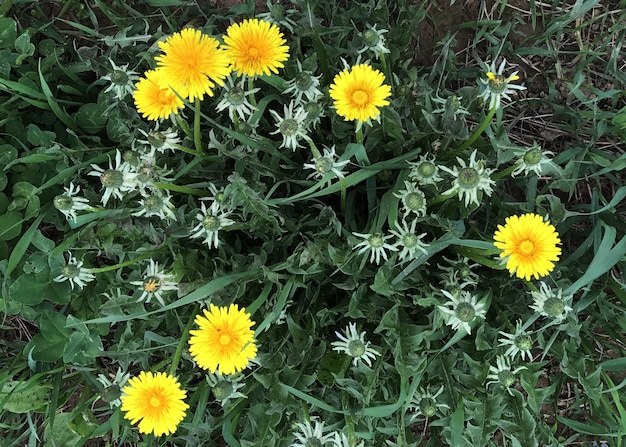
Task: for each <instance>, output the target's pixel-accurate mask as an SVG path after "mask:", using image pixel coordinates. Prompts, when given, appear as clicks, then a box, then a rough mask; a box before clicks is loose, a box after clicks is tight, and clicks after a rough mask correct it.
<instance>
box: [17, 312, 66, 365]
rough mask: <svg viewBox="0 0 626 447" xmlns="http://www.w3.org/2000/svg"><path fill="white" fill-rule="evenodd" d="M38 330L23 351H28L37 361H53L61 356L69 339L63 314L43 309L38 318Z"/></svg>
mask: <svg viewBox="0 0 626 447" xmlns="http://www.w3.org/2000/svg"><path fill="white" fill-rule="evenodd" d="M39 330H40V332H39V333H38V334H35V336H34V337H33V339H32V340H31V341H30V342H29V343H28V344H27V345H26V347H25V348H24V351H25V352H30V355H31V356H32V358H33V359H34V360H37V361H39V362H54V361H57V360H59V359H60V358H62V357H63V352H64V351H65V345H66V344H67V342H68V340H69V333H68V330H67V329H66V328H65V316H63V315H62V314H60V313H58V312H53V311H44V312H43V313H42V315H41V318H40V320H39ZM31 349H32V351H31Z"/></svg>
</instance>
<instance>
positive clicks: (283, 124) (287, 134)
mask: <svg viewBox="0 0 626 447" xmlns="http://www.w3.org/2000/svg"><path fill="white" fill-rule="evenodd" d="M293 107H294V103H293V102H290V103H289V105H288V106H285V107H284V111H285V116H280V115H279V114H278V113H277V112H276V111H274V110H270V113H271V114H272V116H273V117H274V118H275V119H276V127H277V129H276V130H275V131H274V132H271V134H272V135H275V134H277V133H280V134H281V135H282V136H283V142H282V143H281V145H280V147H286V148H289V149H291V150H292V151H295V150H296V148H298V147H300V143H298V141H299V140H301V139H303V138H306V137H307V135H306V125H305V124H304V120H305V119H306V112H305V111H304V109H302V108H300V107H298V108H296V110H295V112H294V110H293Z"/></svg>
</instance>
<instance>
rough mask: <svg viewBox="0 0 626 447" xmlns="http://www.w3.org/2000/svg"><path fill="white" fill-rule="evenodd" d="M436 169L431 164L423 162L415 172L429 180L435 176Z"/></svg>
mask: <svg viewBox="0 0 626 447" xmlns="http://www.w3.org/2000/svg"><path fill="white" fill-rule="evenodd" d="M436 169H437V166H435V165H434V164H433V163H431V162H429V161H425V162H424V163H421V164H420V165H419V166H418V167H417V172H418V173H419V175H421V176H422V177H424V178H430V177H432V176H433V175H434V174H435V171H436Z"/></svg>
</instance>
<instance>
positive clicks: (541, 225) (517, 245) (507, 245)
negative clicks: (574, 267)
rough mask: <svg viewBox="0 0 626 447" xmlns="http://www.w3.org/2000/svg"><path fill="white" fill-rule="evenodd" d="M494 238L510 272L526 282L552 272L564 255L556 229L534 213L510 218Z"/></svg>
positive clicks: (499, 228)
mask: <svg viewBox="0 0 626 447" xmlns="http://www.w3.org/2000/svg"><path fill="white" fill-rule="evenodd" d="M493 238H494V240H495V242H494V245H495V246H496V247H497V248H499V249H501V250H502V253H500V257H501V258H506V268H507V269H508V270H509V272H511V274H513V273H515V274H516V275H517V277H518V278H525V279H526V281H530V277H531V276H534V277H535V279H539V277H540V276H546V275H547V274H548V273H550V272H551V271H552V270H553V269H554V262H556V261H558V260H559V256H560V254H561V248H560V247H557V244H560V243H561V239H559V234H558V233H557V232H556V229H555V228H554V226H552V225H551V224H550V223H549V222H544V220H543V218H542V217H541V216H539V215H537V214H533V213H528V214H522V215H521V216H511V217H507V218H506V225H504V226H502V225H498V230H497V231H496V232H495V234H494V236H493Z"/></svg>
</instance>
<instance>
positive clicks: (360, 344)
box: [331, 323, 380, 367]
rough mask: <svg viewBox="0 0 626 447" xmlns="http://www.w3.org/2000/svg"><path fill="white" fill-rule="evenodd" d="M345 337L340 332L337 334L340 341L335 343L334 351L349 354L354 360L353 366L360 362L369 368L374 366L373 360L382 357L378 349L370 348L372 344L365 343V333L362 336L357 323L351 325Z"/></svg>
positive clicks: (333, 343) (346, 330)
mask: <svg viewBox="0 0 626 447" xmlns="http://www.w3.org/2000/svg"><path fill="white" fill-rule="evenodd" d="M344 332H345V334H346V335H345V336H344V335H342V334H341V333H339V332H335V335H337V337H339V340H340V341H334V342H332V343H331V345H333V350H335V351H338V352H343V353H345V354H348V355H349V356H350V357H352V358H353V360H352V364H353V365H356V364H357V363H358V362H359V361H360V360H362V361H364V362H365V363H367V366H370V367H371V366H372V360H373V359H375V358H376V356H377V355H380V352H378V351H377V350H376V349H374V348H371V347H370V342H369V341H368V342H366V341H365V331H363V332H361V333H360V334H359V333H358V332H357V330H356V323H349V324H348V327H346V329H345V331H344Z"/></svg>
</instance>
